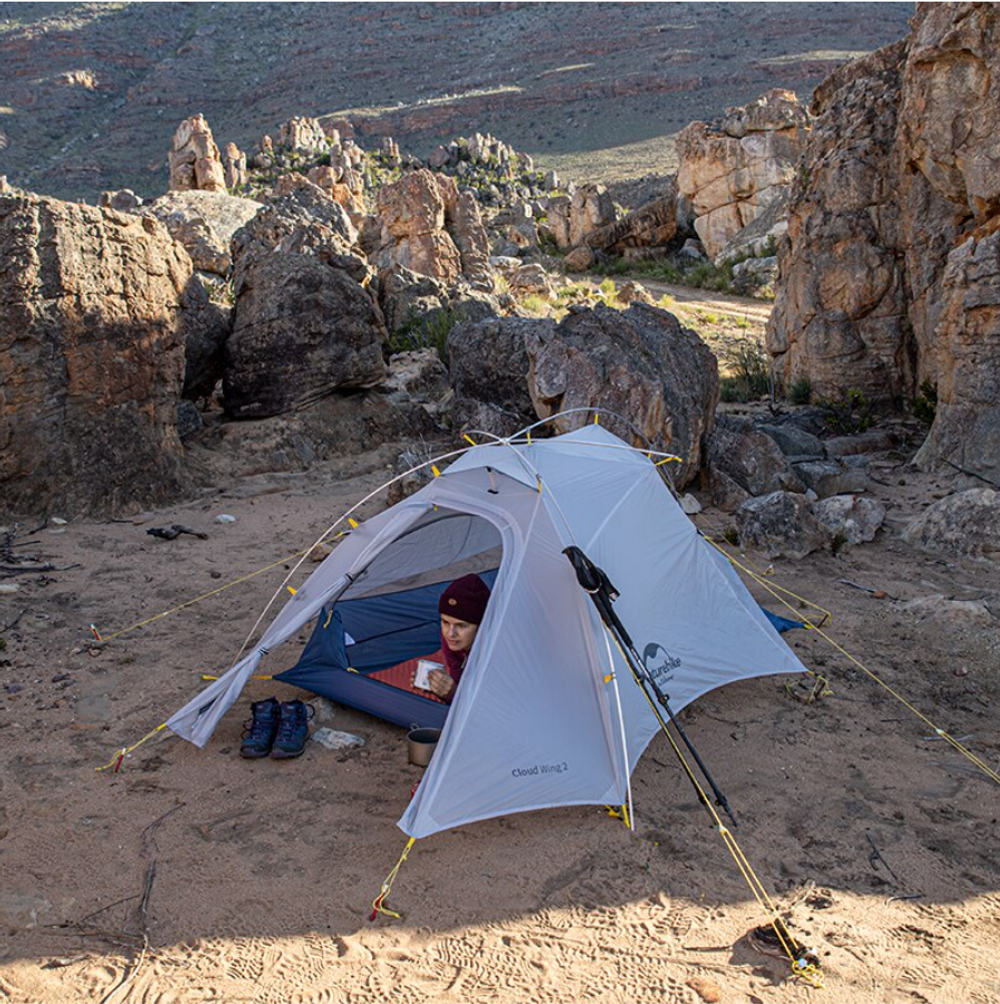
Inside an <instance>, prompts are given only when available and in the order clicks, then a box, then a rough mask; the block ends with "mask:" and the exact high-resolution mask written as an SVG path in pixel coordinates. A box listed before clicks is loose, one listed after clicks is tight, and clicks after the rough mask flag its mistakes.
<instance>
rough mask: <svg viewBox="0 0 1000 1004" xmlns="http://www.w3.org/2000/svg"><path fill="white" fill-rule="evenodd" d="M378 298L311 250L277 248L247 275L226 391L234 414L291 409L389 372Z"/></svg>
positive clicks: (228, 356)
mask: <svg viewBox="0 0 1000 1004" xmlns="http://www.w3.org/2000/svg"><path fill="white" fill-rule="evenodd" d="M387 337H388V333H387V332H386V329H385V322H384V320H383V318H382V312H381V311H380V310H379V308H378V304H376V303H375V301H374V300H373V299H372V297H371V295H370V294H369V292H368V291H367V290H366V289H365V288H364V287H363V286H361V285H360V284H359V283H358V282H356V281H355V280H354V279H353V278H351V276H350V275H349V274H348V273H347V272H346V271H345V270H342V269H340V268H337V267H332V266H331V265H330V264H328V263H327V262H326V261H324V260H322V259H321V258H320V257H318V256H315V255H309V254H295V253H285V254H282V253H272V254H270V255H267V256H265V257H262V258H261V259H259V260H258V261H256V262H254V263H251V264H250V266H249V267H248V268H247V269H246V270H245V272H244V273H243V275H242V277H241V281H240V284H239V289H238V292H237V299H236V307H235V320H234V324H233V331H232V334H231V335H230V336H229V339H228V341H227V342H226V349H225V374H224V377H223V393H224V401H225V408H226V413H227V414H228V415H230V416H231V417H233V418H264V417H267V416H270V415H278V414H281V413H282V412H285V411H290V410H291V409H293V408H297V407H299V406H301V405H303V404H305V403H307V402H309V401H313V400H315V399H316V398H319V397H322V396H323V395H325V394H329V393H330V392H332V391H334V390H350V389H357V388H361V387H371V386H374V385H375V384H377V383H380V382H381V381H382V380H383V379H384V378H385V362H384V361H383V357H382V346H383V344H384V343H385V341H386V339H387Z"/></svg>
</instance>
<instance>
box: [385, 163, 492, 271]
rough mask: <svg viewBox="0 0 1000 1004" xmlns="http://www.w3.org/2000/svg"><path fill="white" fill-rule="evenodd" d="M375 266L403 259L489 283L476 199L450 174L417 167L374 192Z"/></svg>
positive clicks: (419, 267) (413, 266)
mask: <svg viewBox="0 0 1000 1004" xmlns="http://www.w3.org/2000/svg"><path fill="white" fill-rule="evenodd" d="M378 219H379V223H380V228H381V232H380V239H379V248H378V250H377V252H376V256H375V260H376V263H377V264H378V266H379V268H386V269H387V268H391V267H392V266H393V265H401V266H403V267H404V268H407V269H409V270H410V271H411V272H416V273H417V274H418V275H426V276H430V277H431V278H433V279H439V280H440V281H442V282H444V283H446V284H451V283H454V282H457V281H458V279H459V278H460V277H462V276H465V277H466V278H467V279H469V280H470V281H473V282H477V283H483V284H485V285H487V286H488V287H489V288H492V278H491V275H490V270H489V239H488V238H487V236H486V230H485V228H484V227H483V224H482V220H481V218H480V215H479V207H478V206H477V204H476V201H475V199H474V198H473V197H472V196H471V195H469V194H468V193H463V194H461V195H460V194H459V192H458V189H457V187H456V185H455V182H454V180H453V179H451V178H449V177H445V176H442V175H435V174H433V173H431V172H430V171H426V170H421V171H413V172H411V173H408V174H405V175H404V176H403V177H402V178H400V179H399V181H396V182H393V183H392V184H390V185H386V186H384V187H383V188H381V189H380V190H379V193H378Z"/></svg>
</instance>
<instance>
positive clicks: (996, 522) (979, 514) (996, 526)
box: [903, 488, 1000, 561]
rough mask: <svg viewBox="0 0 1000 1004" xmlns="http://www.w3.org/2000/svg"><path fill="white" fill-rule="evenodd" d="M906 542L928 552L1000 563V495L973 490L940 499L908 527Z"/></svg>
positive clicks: (979, 489) (904, 535)
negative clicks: (989, 559) (965, 555)
mask: <svg viewBox="0 0 1000 1004" xmlns="http://www.w3.org/2000/svg"><path fill="white" fill-rule="evenodd" d="M903 539H904V540H906V541H907V542H908V543H910V544H913V545H914V546H915V547H919V548H921V549H923V550H924V551H932V552H937V553H942V554H967V555H972V556H974V557H980V558H992V559H993V560H994V561H996V560H1000V492H998V491H994V490H993V489H992V488H970V489H968V490H967V491H964V492H957V493H956V494H955V495H949V496H948V497H947V498H943V499H940V500H939V501H937V502H935V503H934V504H933V505H932V506H929V507H928V509H927V510H926V511H925V512H923V513H921V514H920V515H919V516H918V517H917V518H916V519H914V520H913V521H912V522H911V523H910V524H909V525H908V526H907V527H906V529H905V530H904V532H903Z"/></svg>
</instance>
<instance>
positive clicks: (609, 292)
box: [598, 279, 618, 297]
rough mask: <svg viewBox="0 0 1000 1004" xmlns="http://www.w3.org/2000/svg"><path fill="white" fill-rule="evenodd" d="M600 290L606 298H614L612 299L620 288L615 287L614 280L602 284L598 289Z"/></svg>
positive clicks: (606, 280)
mask: <svg viewBox="0 0 1000 1004" xmlns="http://www.w3.org/2000/svg"><path fill="white" fill-rule="evenodd" d="M598 289H600V291H601V292H602V293H603V294H604V295H605V296H612V297H613V296H614V295H615V293H617V291H618V287H617V286H616V285H615V280H614V279H605V280H604V282H602V283H601V285H600V286H599V287H598Z"/></svg>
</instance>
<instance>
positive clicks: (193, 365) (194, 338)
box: [181, 282, 232, 401]
mask: <svg viewBox="0 0 1000 1004" xmlns="http://www.w3.org/2000/svg"><path fill="white" fill-rule="evenodd" d="M231 329H232V311H231V310H230V308H228V307H222V306H220V305H219V304H217V303H213V302H212V301H211V300H210V299H209V297H208V293H206V292H205V287H204V286H203V285H202V284H201V283H200V282H189V283H188V284H187V286H185V288H184V292H183V293H182V294H181V333H182V335H183V337H184V388H183V390H182V392H181V396H182V397H183V398H184V399H185V400H189V401H197V400H199V399H201V398H207V397H208V396H209V395H210V394H211V393H212V391H213V390H215V386H216V384H218V382H219V381H220V380H221V379H222V374H223V373H224V371H225V360H226V341H227V340H228V338H229V332H230V330H231Z"/></svg>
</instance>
